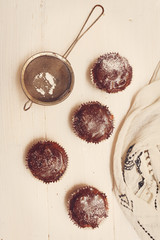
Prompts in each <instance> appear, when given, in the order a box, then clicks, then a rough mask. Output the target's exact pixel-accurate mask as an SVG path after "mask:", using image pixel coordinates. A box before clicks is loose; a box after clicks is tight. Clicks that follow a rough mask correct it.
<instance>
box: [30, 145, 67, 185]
mask: <svg viewBox="0 0 160 240" xmlns="http://www.w3.org/2000/svg"><path fill="white" fill-rule="evenodd" d="M26 161H27V165H28V168H29V169H30V171H31V172H32V174H33V175H34V176H35V177H36V178H38V179H39V180H42V181H43V182H45V183H50V182H55V181H57V180H59V179H60V177H61V176H62V175H63V174H64V172H65V170H66V168H67V164H68V157H67V154H66V152H65V150H64V148H63V147H61V146H60V145H59V144H58V143H56V142H52V141H39V142H37V143H36V144H34V145H33V146H32V147H31V148H30V149H29V151H28V154H27V158H26Z"/></svg>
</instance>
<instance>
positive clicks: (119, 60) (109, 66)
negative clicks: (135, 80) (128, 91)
mask: <svg viewBox="0 0 160 240" xmlns="http://www.w3.org/2000/svg"><path fill="white" fill-rule="evenodd" d="M91 79H92V82H93V83H95V85H96V87H97V88H99V89H101V90H103V91H106V92H107V93H116V92H119V91H122V90H124V89H125V88H126V87H127V86H128V85H129V84H130V83H131V79H132V67H131V66H130V65H129V62H128V60H127V59H126V58H124V57H122V56H120V55H119V54H118V53H107V54H104V55H102V56H100V57H99V58H98V59H97V61H96V62H95V64H94V65H93V68H92V69H91Z"/></svg>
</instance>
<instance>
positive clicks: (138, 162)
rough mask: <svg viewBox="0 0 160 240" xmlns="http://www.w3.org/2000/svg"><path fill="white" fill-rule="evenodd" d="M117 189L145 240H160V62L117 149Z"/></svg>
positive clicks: (137, 100)
mask: <svg viewBox="0 0 160 240" xmlns="http://www.w3.org/2000/svg"><path fill="white" fill-rule="evenodd" d="M113 160H114V163H113V164H114V166H113V170H114V180H115V183H114V190H115V194H116V197H117V199H118V202H119V203H120V206H121V207H122V210H123V212H124V214H125V215H126V216H127V218H128V220H129V221H130V222H131V223H132V225H133V227H134V228H135V230H136V231H137V233H138V235H139V236H140V238H141V239H143V240H149V239H152V240H160V62H159V63H158V65H157V67H156V69H155V71H154V74H153V76H152V78H151V81H150V83H149V84H148V85H147V86H145V87H144V88H143V89H142V90H140V92H139V93H138V94H137V95H136V97H135V99H134V101H133V104H132V106H131V108H130V110H129V112H128V114H127V116H126V118H125V121H124V123H123V126H122V128H121V129H120V132H119V135H118V138H117V142H116V146H115V152H114V159H113Z"/></svg>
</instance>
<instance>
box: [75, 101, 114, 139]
mask: <svg viewBox="0 0 160 240" xmlns="http://www.w3.org/2000/svg"><path fill="white" fill-rule="evenodd" d="M72 125H73V130H74V132H75V133H76V134H77V135H78V136H79V137H80V138H81V139H83V140H85V141H87V142H92V143H99V142H100V141H102V140H105V139H107V138H109V137H110V135H111V133H112V132H113V115H112V114H111V113H110V111H109V109H108V107H106V106H103V105H102V104H100V103H99V102H94V101H93V102H88V103H85V104H82V105H80V107H79V108H78V109H77V110H76V111H75V113H74V115H73V118H72Z"/></svg>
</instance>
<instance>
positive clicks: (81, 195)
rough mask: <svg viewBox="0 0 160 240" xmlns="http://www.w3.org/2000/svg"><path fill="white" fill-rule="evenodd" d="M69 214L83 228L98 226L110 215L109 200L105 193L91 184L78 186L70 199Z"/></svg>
mask: <svg viewBox="0 0 160 240" xmlns="http://www.w3.org/2000/svg"><path fill="white" fill-rule="evenodd" d="M68 208H69V216H70V218H71V219H72V220H73V222H74V223H75V224H77V225H78V226H79V227H81V228H88V227H91V228H96V227H98V226H99V224H100V223H101V222H102V221H103V219H104V218H106V217H108V201H107V197H106V195H105V194H104V193H102V192H100V191H99V190H98V189H96V188H94V187H90V186H85V187H83V188H78V189H77V190H76V191H75V192H73V193H72V194H71V197H70V199H69V206H68Z"/></svg>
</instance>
